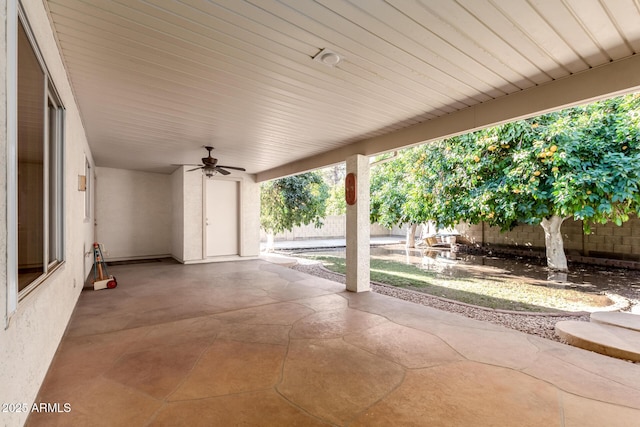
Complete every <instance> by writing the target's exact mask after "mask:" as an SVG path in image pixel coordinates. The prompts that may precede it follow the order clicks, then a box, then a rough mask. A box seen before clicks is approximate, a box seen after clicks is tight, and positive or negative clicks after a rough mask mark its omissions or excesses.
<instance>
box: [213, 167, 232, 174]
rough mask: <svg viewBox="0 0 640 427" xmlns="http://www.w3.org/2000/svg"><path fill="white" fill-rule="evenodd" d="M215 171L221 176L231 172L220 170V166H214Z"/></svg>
mask: <svg viewBox="0 0 640 427" xmlns="http://www.w3.org/2000/svg"><path fill="white" fill-rule="evenodd" d="M216 170H217V171H218V172H220V173H221V174H222V175H229V174H230V173H231V172H229V171H226V170H224V169H220V166H216Z"/></svg>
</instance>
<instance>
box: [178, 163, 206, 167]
mask: <svg viewBox="0 0 640 427" xmlns="http://www.w3.org/2000/svg"><path fill="white" fill-rule="evenodd" d="M171 166H202V165H201V164H199V163H171Z"/></svg>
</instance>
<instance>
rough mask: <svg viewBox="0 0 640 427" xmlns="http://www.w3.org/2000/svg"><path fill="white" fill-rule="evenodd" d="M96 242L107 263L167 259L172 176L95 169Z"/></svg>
mask: <svg viewBox="0 0 640 427" xmlns="http://www.w3.org/2000/svg"><path fill="white" fill-rule="evenodd" d="M96 177H97V179H96V186H95V187H96V188H95V189H96V239H97V240H98V241H99V242H100V243H101V244H102V245H103V247H104V252H105V253H104V256H105V259H107V260H118V259H131V258H145V257H157V256H169V254H171V250H172V247H171V238H172V235H171V226H172V215H173V212H172V210H173V208H172V206H173V198H172V184H171V176H169V175H166V174H159V173H147V172H138V171H130V170H123V169H113V168H103V167H98V168H96Z"/></svg>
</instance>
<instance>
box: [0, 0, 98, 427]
mask: <svg viewBox="0 0 640 427" xmlns="http://www.w3.org/2000/svg"><path fill="white" fill-rule="evenodd" d="M9 4H13V5H15V1H14V0H9V2H6V1H2V2H0V34H2V36H0V64H1V65H0V106H1V108H0V110H2V111H7V108H13V107H11V106H10V105H8V104H7V102H8V100H7V96H6V90H5V89H6V84H7V82H6V67H7V65H9V66H11V64H8V62H7V60H6V59H7V56H6V48H5V43H6V39H5V35H6V33H7V32H6V19H5V17H6V15H5V14H6V10H7V9H6V8H7V6H8V5H9ZM23 4H24V7H25V12H26V15H27V18H28V20H29V23H30V25H31V27H32V29H33V32H34V36H35V39H36V40H37V43H38V46H39V48H40V50H41V52H42V54H43V57H44V60H45V62H46V64H47V68H48V70H49V72H50V75H51V77H52V79H53V82H54V85H55V86H56V89H57V90H58V93H59V95H60V98H61V100H62V103H63V104H64V107H65V110H66V115H65V162H64V163H65V177H64V178H65V181H64V182H65V185H64V191H65V198H64V213H65V215H64V218H65V223H64V226H65V253H64V255H65V263H64V264H63V265H62V266H61V267H60V268H59V269H58V270H56V271H55V272H54V273H53V274H52V275H50V276H49V277H48V278H47V279H46V281H45V282H44V283H42V284H41V285H40V286H39V287H38V288H37V289H36V290H35V291H33V292H32V293H30V294H29V295H28V296H27V297H25V298H24V299H23V300H22V301H20V303H19V305H18V308H17V311H16V312H15V313H14V314H13V316H12V317H11V318H10V319H9V322H8V326H7V327H6V328H5V324H4V323H5V319H6V316H7V301H6V289H5V286H7V274H6V272H7V268H15V266H8V265H7V258H6V247H7V246H6V245H7V240H6V229H7V218H6V214H5V212H6V207H7V206H6V197H7V194H6V181H5V176H4V175H5V172H4V171H6V170H7V169H6V166H7V165H6V158H5V153H6V143H7V124H6V122H5V120H6V117H5V114H4V113H3V114H0V116H2V118H1V119H0V120H1V121H0V131H1V132H0V170H2V171H3V172H2V174H0V175H2V177H1V178H0V212H1V213H0V288H1V289H0V314H1V317H2V320H3V325H2V326H3V327H2V328H0V360H2V363H0V396H1V399H0V400H1V401H2V402H3V403H10V402H16V403H18V402H24V403H27V404H29V405H30V404H31V403H32V402H33V401H34V399H35V397H36V394H37V393H38V389H39V387H40V384H41V383H42V380H43V378H44V376H45V374H46V372H47V369H48V368H49V365H50V363H51V360H52V358H53V355H54V353H55V351H56V349H57V347H58V344H59V342H60V339H61V337H62V335H63V333H64V331H65V328H66V326H67V323H68V321H69V318H70V316H71V313H72V311H73V308H74V306H75V304H76V301H77V299H78V296H79V294H80V291H81V290H82V285H83V282H84V274H85V270H86V265H87V261H86V257H85V256H84V251H85V248H86V247H87V246H89V245H90V244H91V242H92V241H93V226H92V224H91V222H92V219H91V218H89V219H88V220H87V221H85V214H84V193H83V192H80V191H78V188H77V187H78V175H84V173H85V172H84V167H85V153H88V154H89V160H90V162H91V163H92V164H93V161H92V160H91V156H90V151H89V147H88V145H87V140H86V135H85V131H84V128H83V126H82V121H81V120H80V115H79V113H78V109H77V107H76V105H75V103H74V97H73V94H72V92H71V89H70V87H69V85H68V79H67V76H66V74H65V70H64V67H63V64H62V61H61V60H60V56H59V53H58V50H57V46H56V42H55V39H54V38H53V35H52V33H51V26H50V24H49V20H48V18H47V15H46V13H45V10H44V7H43V3H42V2H41V1H25V2H23ZM13 19H15V16H13ZM9 285H10V284H9ZM26 417H27V414H26V413H2V414H0V424H2V425H6V426H20V425H22V424H23V423H24V421H25V420H26Z"/></svg>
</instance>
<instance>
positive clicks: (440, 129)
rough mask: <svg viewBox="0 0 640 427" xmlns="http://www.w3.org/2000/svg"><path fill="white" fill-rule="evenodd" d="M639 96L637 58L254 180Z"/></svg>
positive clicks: (265, 173) (362, 142)
mask: <svg viewBox="0 0 640 427" xmlns="http://www.w3.org/2000/svg"><path fill="white" fill-rule="evenodd" d="M638 90H640V55H634V56H631V57H628V58H625V59H621V60H618V61H614V62H610V63H608V64H605V65H602V66H599V67H595V68H592V69H590V70H587V71H583V72H580V73H576V74H573V75H571V76H568V77H565V78H562V79H558V80H554V81H552V82H549V83H546V84H543V85H540V86H536V87H533V88H530V89H526V90H523V91H520V92H516V93H513V94H510V95H506V96H503V97H500V98H496V99H493V100H490V101H487V102H483V103H481V104H477V105H474V106H471V107H468V108H465V109H463V110H460V111H457V112H454V113H451V114H447V115H445V116H441V117H438V118H435V119H431V120H428V121H425V122H422V123H418V124H415V125H413V126H410V127H407V128H404V129H400V130H398V131H395V132H391V133H389V134H386V135H382V136H378V137H374V138H369V139H363V140H360V141H356V142H354V143H352V144H349V145H347V146H344V147H341V148H337V149H334V150H331V151H327V152H325V153H322V154H318V155H315V156H311V157H307V158H304V159H301V160H298V161H295V162H291V163H288V164H285V165H282V166H279V167H276V168H273V169H269V170H266V171H263V172H259V173H258V174H257V175H256V178H257V181H258V182H262V181H268V180H271V179H276V178H281V177H284V176H289V175H295V174H298V173H302V172H306V171H309V170H313V169H318V168H322V167H326V166H329V165H332V164H336V163H340V162H344V161H345V159H346V158H347V157H349V156H352V155H355V154H362V155H366V156H373V155H376V154H380V153H384V152H388V151H392V150H398V149H401V148H406V147H409V146H412V145H417V144H422V143H425V142H429V141H435V140H438V139H443V138H447V137H451V136H454V135H460V134H463V133H467V132H471V131H474V130H478V129H482V128H486V127H489V126H495V125H497V124H500V123H506V122H510V121H514V120H520V119H524V118H528V117H533V116H537V115H540V114H544V113H547V112H550V111H555V110H559V109H562V108H567V107H571V106H575V105H579V104H585V103H588V102H594V101H597V100H600V99H604V98H610V97H613V96H616V95H621V94H624V93H629V92H635V91H638Z"/></svg>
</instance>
